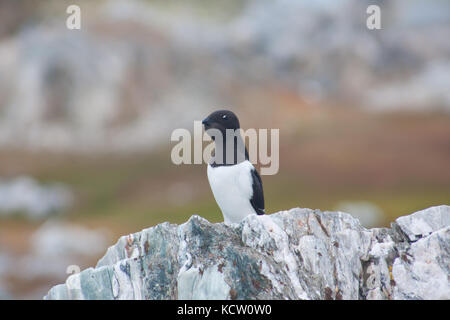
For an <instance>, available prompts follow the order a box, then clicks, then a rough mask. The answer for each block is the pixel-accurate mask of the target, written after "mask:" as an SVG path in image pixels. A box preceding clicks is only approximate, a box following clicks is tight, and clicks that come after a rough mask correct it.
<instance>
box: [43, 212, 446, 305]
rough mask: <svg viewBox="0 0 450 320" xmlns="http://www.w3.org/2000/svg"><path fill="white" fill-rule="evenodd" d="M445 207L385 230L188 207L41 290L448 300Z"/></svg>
mask: <svg viewBox="0 0 450 320" xmlns="http://www.w3.org/2000/svg"><path fill="white" fill-rule="evenodd" d="M449 212H450V207H448V206H440V207H433V208H430V209H427V210H424V211H420V212H417V213H415V214H412V215H410V216H407V217H402V218H399V219H397V221H396V223H394V224H393V227H392V228H390V229H388V228H375V229H366V228H364V227H362V226H361V225H360V223H359V221H358V220H357V219H355V218H353V217H352V216H351V215H349V214H347V213H343V212H321V211H319V210H311V209H300V208H295V209H291V210H289V211H281V212H278V213H274V214H271V215H265V216H256V215H252V216H248V217H247V218H245V219H244V220H243V221H242V222H241V223H240V224H236V225H226V224H224V223H215V224H213V223H210V222H208V221H207V220H205V219H203V218H201V217H199V216H195V215H194V216H192V217H191V218H190V219H189V220H188V221H187V222H186V223H184V224H181V225H174V224H169V223H163V224H160V225H157V226H155V227H152V228H148V229H144V230H142V231H141V232H137V233H134V234H131V235H128V236H123V237H121V238H120V239H119V241H118V242H117V243H116V244H115V245H113V246H111V247H110V248H109V249H108V250H107V252H106V254H105V256H104V257H103V258H102V259H100V261H99V262H98V264H97V266H96V267H95V268H89V269H87V270H84V271H82V272H81V273H79V274H74V275H71V276H69V277H68V279H67V281H66V283H65V284H61V285H58V286H55V287H53V288H52V289H51V290H50V291H49V293H48V295H47V296H46V297H45V298H46V299H450V286H449V283H448V274H449V265H450V263H449V262H450V261H449V256H450V241H449V233H450V230H449V229H450V226H449V223H448V214H449ZM419 234H420V238H419V239H418V240H417V238H416V236H417V235H419ZM411 235H414V240H411V239H412V238H410V236H411Z"/></svg>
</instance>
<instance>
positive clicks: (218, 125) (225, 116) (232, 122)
mask: <svg viewBox="0 0 450 320" xmlns="http://www.w3.org/2000/svg"><path fill="white" fill-rule="evenodd" d="M202 124H203V125H204V126H205V130H206V131H208V129H217V130H220V132H222V133H223V134H225V132H226V129H233V130H236V129H239V120H238V118H237V117H236V115H235V114H234V113H233V112H231V111H229V110H218V111H214V112H213V113H211V114H210V115H209V116H207V117H206V118H205V119H204V120H203V121H202Z"/></svg>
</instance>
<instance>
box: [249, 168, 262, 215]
mask: <svg viewBox="0 0 450 320" xmlns="http://www.w3.org/2000/svg"><path fill="white" fill-rule="evenodd" d="M251 175H252V181H253V183H252V187H253V195H252V198H251V199H250V203H251V205H252V207H253V209H255V211H256V213H257V214H259V215H261V214H265V209H264V193H263V186H262V181H261V177H260V176H259V173H258V171H256V169H255V168H253V169H252V170H251Z"/></svg>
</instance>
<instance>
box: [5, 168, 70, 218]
mask: <svg viewBox="0 0 450 320" xmlns="http://www.w3.org/2000/svg"><path fill="white" fill-rule="evenodd" d="M72 202H73V194H72V192H71V191H70V190H69V188H68V187H67V186H65V185H63V184H61V183H52V184H49V185H41V184H40V183H38V182H37V181H36V180H35V179H34V178H33V177H29V176H18V177H16V178H13V179H8V180H6V179H0V217H1V216H10V215H14V214H17V213H20V214H22V215H24V216H25V217H26V218H28V219H30V220H42V219H45V218H47V217H48V216H50V215H52V214H55V213H60V212H63V211H64V210H66V209H68V208H69V207H70V206H71V205H72Z"/></svg>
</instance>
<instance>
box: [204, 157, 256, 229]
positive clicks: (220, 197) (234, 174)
mask: <svg viewBox="0 0 450 320" xmlns="http://www.w3.org/2000/svg"><path fill="white" fill-rule="evenodd" d="M253 168H254V167H253V165H252V164H251V163H250V162H249V161H243V162H241V163H239V164H236V165H232V166H220V167H212V166H211V165H208V180H209V184H210V185H211V190H212V192H213V194H214V198H215V199H216V202H217V204H218V205H219V207H220V210H222V214H223V217H224V220H225V222H226V223H239V222H240V221H241V220H242V219H244V218H245V217H246V216H247V215H249V214H256V212H255V210H254V209H253V207H252V205H251V203H250V199H251V197H252V195H253V187H252V184H253V180H252V176H251V170H252V169H253Z"/></svg>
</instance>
